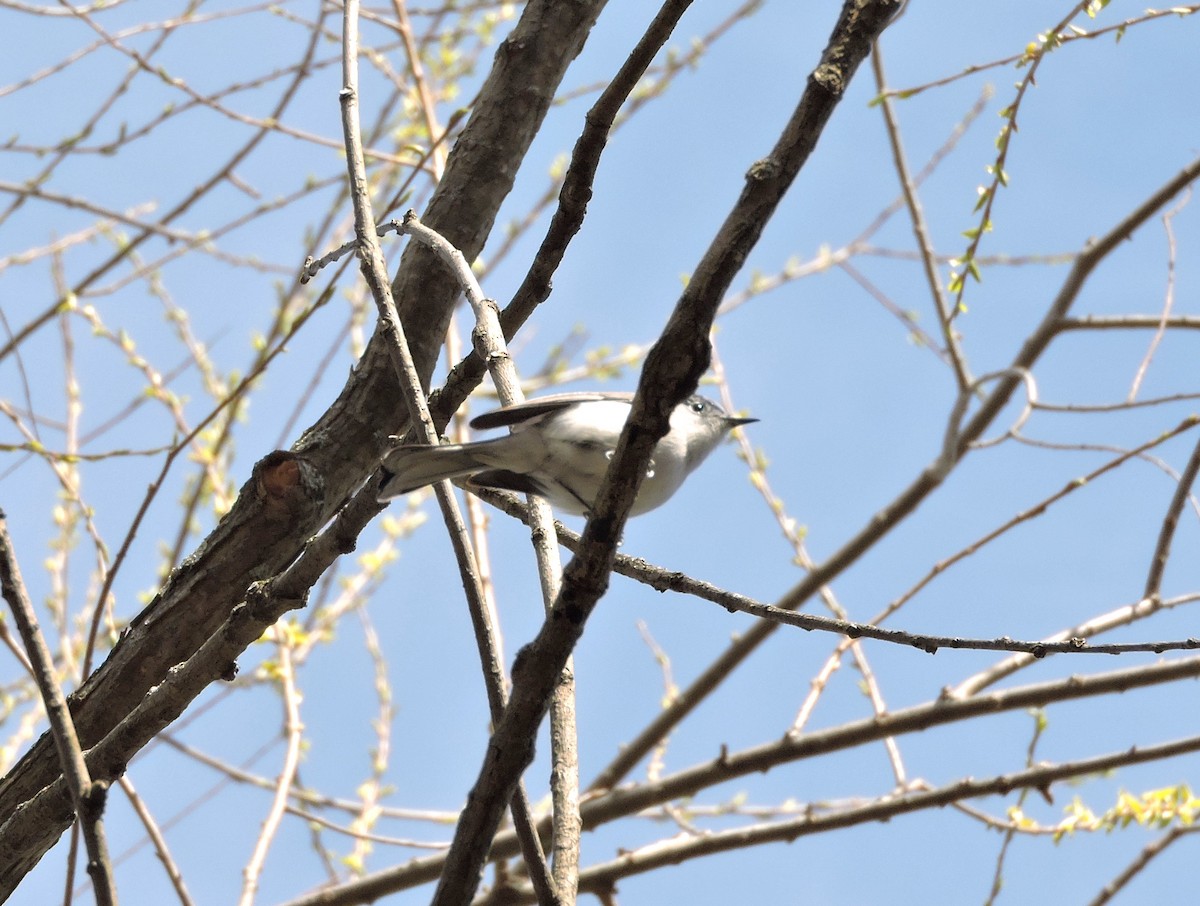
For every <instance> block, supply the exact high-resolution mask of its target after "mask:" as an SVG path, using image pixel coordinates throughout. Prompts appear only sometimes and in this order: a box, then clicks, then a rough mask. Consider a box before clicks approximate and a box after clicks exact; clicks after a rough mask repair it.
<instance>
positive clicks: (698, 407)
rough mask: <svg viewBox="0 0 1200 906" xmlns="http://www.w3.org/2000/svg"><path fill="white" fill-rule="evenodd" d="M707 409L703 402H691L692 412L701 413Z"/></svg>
mask: <svg viewBox="0 0 1200 906" xmlns="http://www.w3.org/2000/svg"><path fill="white" fill-rule="evenodd" d="M707 408H708V406H706V405H705V403H704V400H692V411H693V412H703V411H704V410H705V409H707Z"/></svg>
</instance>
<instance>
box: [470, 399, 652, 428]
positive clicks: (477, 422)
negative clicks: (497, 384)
mask: <svg viewBox="0 0 1200 906" xmlns="http://www.w3.org/2000/svg"><path fill="white" fill-rule="evenodd" d="M606 399H624V400H632V399H633V394H632V393H589V392H576V393H553V394H550V395H548V396H539V397H535V398H534V399H531V400H526V401H525V402H523V403H518V404H517V405H515V406H505V407H504V408H503V409H492V410H491V411H490V412H484V413H482V414H480V415H477V416H475V418H473V419H471V427H472V428H477V429H479V430H481V431H486V430H487V429H488V428H504V427H511V426H513V425H520V424H523V423H524V422H527V421H529V420H530V419H533V418H538V417H539V416H542V415H548V414H549V413H551V412H557V411H559V410H560V409H565V408H566V407H567V406H571V405H574V404H575V403H595V402H599V401H601V400H606Z"/></svg>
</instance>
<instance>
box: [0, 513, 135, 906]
mask: <svg viewBox="0 0 1200 906" xmlns="http://www.w3.org/2000/svg"><path fill="white" fill-rule="evenodd" d="M0 591H2V592H3V595H4V600H6V601H7V602H8V605H9V607H11V608H12V613H13V619H14V620H15V621H16V624H17V631H18V632H19V633H20V634H21V641H23V642H24V643H25V651H26V653H27V654H28V655H29V661H30V663H31V664H32V665H33V670H34V679H35V680H36V682H37V686H38V691H39V692H41V694H42V701H43V702H45V705H46V716H47V717H48V718H49V720H50V730H51V732H52V733H53V735H54V744H55V746H56V747H57V749H58V757H59V761H60V762H61V763H62V769H63V776H64V777H65V778H66V780H67V786H68V790H69V792H70V794H71V801H72V803H73V805H74V807H75V815H76V817H77V818H78V820H79V826H80V827H81V828H82V830H83V839H84V842H85V843H86V845H87V853H88V874H89V875H90V876H91V879H92V887H93V888H94V889H95V891H96V902H97V903H99V904H100V906H116V902H117V889H116V886H115V884H114V881H113V876H112V863H111V861H110V860H109V857H108V842H107V840H106V838H105V835H104V822H103V820H102V819H103V815H104V804H105V799H106V797H107V795H108V784H106V783H103V782H100V781H97V782H95V783H93V782H92V778H91V775H90V774H89V773H88V767H87V764H86V763H85V762H84V760H83V751H82V750H81V749H80V747H79V739H78V737H77V736H76V735H75V724H74V722H73V721H72V720H71V712H70V710H69V709H68V708H67V700H66V698H65V697H64V696H63V692H62V688H61V687H60V686H59V685H58V677H57V676H55V672H54V659H53V657H51V655H50V649H49V648H47V647H46V641H45V639H44V638H42V632H41V630H40V629H39V628H38V622H37V614H35V613H34V610H33V604H31V603H30V601H29V595H28V594H27V593H26V591H25V583H24V581H23V580H22V579H21V570H20V567H19V566H18V565H17V555H16V551H15V550H14V549H13V544H12V538H10V537H9V534H8V519H7V517H6V516H5V515H4V513H3V511H0Z"/></svg>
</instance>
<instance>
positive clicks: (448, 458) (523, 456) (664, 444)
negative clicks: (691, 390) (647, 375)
mask: <svg viewBox="0 0 1200 906" xmlns="http://www.w3.org/2000/svg"><path fill="white" fill-rule="evenodd" d="M632 408H633V394H632V393H559V394H555V395H552V396H543V397H538V398H536V399H531V400H528V401H526V402H524V403H521V404H519V405H516V406H509V407H507V408H505V409H495V410H493V411H491V412H485V413H483V414H482V415H480V416H478V417H476V418H474V419H472V420H471V427H473V428H480V429H487V428H502V427H508V428H509V429H511V433H510V434H508V435H507V436H505V437H497V438H495V439H494V440H484V441H479V442H477V443H471V444H444V445H442V446H426V445H405V446H400V447H396V448H395V449H394V450H392V451H391V452H390V453H389V454H388V456H387V457H386V459H385V460H384V463H385V465H384V468H385V470H387V471H388V472H389V473H390V474H389V475H388V476H387V478H386V479H385V480H384V482H383V484H382V485H381V486H380V488H379V500H380V502H384V501H387V500H391V499H392V498H393V497H399V496H400V495H401V494H407V493H408V492H409V491H415V490H416V489H417V488H420V487H424V486H425V485H427V484H433V483H434V482H436V481H442V480H444V479H447V478H458V477H460V476H463V475H468V476H470V478H469V479H468V485H469V486H470V485H473V486H475V487H482V488H497V489H500V490H505V491H518V492H520V493H524V494H536V495H538V496H539V497H544V498H545V499H546V500H548V501H550V503H551V504H553V505H554V506H556V507H558V508H559V509H560V510H562V511H563V512H566V513H576V514H582V513H586V512H588V510H590V509H591V506H592V503H593V502H594V501H595V499H596V494H597V493H598V492H599V490H600V482H601V481H602V480H603V478H604V473H605V471H607V469H608V463H609V460H610V459H612V455H613V452H614V451H615V450H616V448H617V441H618V439H619V438H620V436H621V429H622V428H624V427H625V421H626V419H628V418H629V413H630V412H631V411H632ZM754 421H758V419H755V418H734V417H733V416H730V415H728V414H726V412H725V410H724V409H722V408H721V407H720V406H718V405H717V404H716V403H714V402H712V400H708V399H705V398H704V397H702V396H691V397H688V398H687V399H686V400H684V401H683V402H682V403H680V404H679V405H678V406H676V407H675V411H674V412H672V413H671V426H670V429H669V430H668V431H667V434H666V436H665V437H663V438H662V440H660V441H659V442H658V444H657V446H655V448H654V452H653V454H652V457H651V459H650V463H649V465H648V466H647V467H646V477H645V478H644V479H643V480H642V485H641V488H640V489H639V490H638V496H637V499H636V500H634V502H633V508H632V509H630V511H629V515H631V516H637V515H639V514H640V513H645V512H647V511H649V510H652V509H654V508H655V507H657V506H661V505H662V504H664V503H666V502H667V500H668V498H670V496H671V495H672V494H674V493H675V492H676V491H677V490H679V486H680V485H681V484H683V481H684V479H685V478H687V476H688V474H689V473H690V472H691V471H692V470H693V469H694V468H696V466H698V465H700V463H701V462H703V461H704V458H705V457H706V456H708V454H709V453H711V452H712V451H713V450H715V449H716V447H717V444H719V443H720V442H721V441H722V440H724V439H725V435H727V434H728V433H729V431H730V430H731V429H733V428H736V427H737V426H738V425H746V424H749V423H750V422H754Z"/></svg>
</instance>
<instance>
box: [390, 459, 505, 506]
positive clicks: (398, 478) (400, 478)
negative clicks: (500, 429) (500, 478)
mask: <svg viewBox="0 0 1200 906" xmlns="http://www.w3.org/2000/svg"><path fill="white" fill-rule="evenodd" d="M482 446H483V444H444V445H442V446H439V447H431V446H425V445H423V444H414V445H405V446H402V447H397V448H396V449H394V450H393V451H392V452H391V453H389V454H388V456H387V458H386V459H385V460H384V465H383V467H384V469H386V470H387V471H388V472H389V473H390V474H389V475H388V477H387V478H385V479H384V481H383V484H381V485H380V486H379V495H378V498H377V499H378V500H379V502H380V503H384V502H386V501H388V500H391V499H393V498H395V497H399V496H400V495H402V494H407V493H409V492H410V491H415V490H416V489H417V488H423V487H425V485H427V484H434V483H435V482H438V481H444V480H446V479H448V478H458V477H459V476H461V475H470V474H471V473H472V472H478V471H480V470H482V469H486V468H488V467H489V466H490V463H489V462H488V461H487V460H486V459H484V458H481V457H480V455H479V448H480V447H482Z"/></svg>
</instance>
